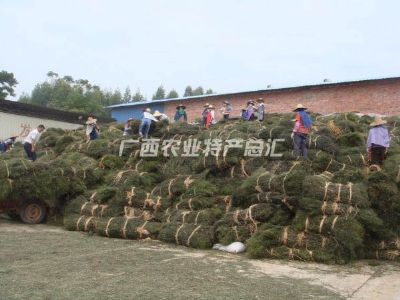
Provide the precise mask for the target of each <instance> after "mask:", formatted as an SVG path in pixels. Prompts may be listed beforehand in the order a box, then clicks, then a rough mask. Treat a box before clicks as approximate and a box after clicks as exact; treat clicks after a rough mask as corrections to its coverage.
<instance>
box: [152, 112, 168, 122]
mask: <svg viewBox="0 0 400 300" xmlns="http://www.w3.org/2000/svg"><path fill="white" fill-rule="evenodd" d="M153 116H154V117H155V118H156V119H157V120H158V121H166V122H169V118H168V116H167V115H166V114H164V113H160V112H159V111H158V110H156V111H155V112H154V114H153Z"/></svg>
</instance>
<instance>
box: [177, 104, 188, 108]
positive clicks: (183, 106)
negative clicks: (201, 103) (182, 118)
mask: <svg viewBox="0 0 400 300" xmlns="http://www.w3.org/2000/svg"><path fill="white" fill-rule="evenodd" d="M180 107H182V108H183V109H185V108H186V106H185V105H183V104H182V103H181V104H179V105H178V106H177V107H176V109H178V108H180Z"/></svg>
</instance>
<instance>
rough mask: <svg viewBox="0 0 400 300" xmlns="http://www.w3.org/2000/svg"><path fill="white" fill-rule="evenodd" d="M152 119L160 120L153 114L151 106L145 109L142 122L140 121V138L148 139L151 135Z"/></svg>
mask: <svg viewBox="0 0 400 300" xmlns="http://www.w3.org/2000/svg"><path fill="white" fill-rule="evenodd" d="M151 121H154V122H158V120H157V119H156V118H155V117H154V116H153V115H152V114H151V110H150V108H146V109H145V110H144V111H143V118H142V122H141V123H140V126H139V135H140V138H145V139H147V138H148V137H149V131H150V126H151Z"/></svg>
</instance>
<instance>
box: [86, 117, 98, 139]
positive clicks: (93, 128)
mask: <svg viewBox="0 0 400 300" xmlns="http://www.w3.org/2000/svg"><path fill="white" fill-rule="evenodd" d="M99 131H100V128H99V127H98V125H97V119H95V118H93V117H92V116H89V117H88V119H87V121H86V143H89V142H90V141H93V140H95V139H97V138H98V137H99Z"/></svg>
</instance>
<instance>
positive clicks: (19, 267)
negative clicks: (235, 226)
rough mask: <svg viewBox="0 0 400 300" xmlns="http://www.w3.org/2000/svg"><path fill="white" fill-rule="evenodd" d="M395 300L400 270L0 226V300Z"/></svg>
mask: <svg viewBox="0 0 400 300" xmlns="http://www.w3.org/2000/svg"><path fill="white" fill-rule="evenodd" d="M110 298H115V299H235V300H236V299H400V265H399V264H396V263H387V262H357V263H355V264H351V265H347V266H328V265H319V264H312V263H302V262H288V261H277V260H249V259H247V258H245V257H244V256H241V255H231V254H226V253H222V252H217V251H212V250H210V251H197V250H193V249H188V248H184V247H177V246H173V245H166V244H162V243H160V242H157V241H130V240H118V239H107V238H102V237H98V236H91V235H88V234H84V233H79V232H68V231H65V230H63V229H62V228H61V227H56V226H50V225H33V226H31V225H24V224H20V223H14V222H11V221H9V220H5V219H0V299H110Z"/></svg>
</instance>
